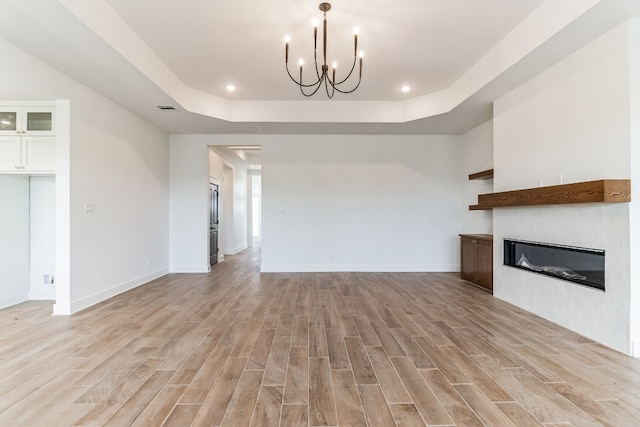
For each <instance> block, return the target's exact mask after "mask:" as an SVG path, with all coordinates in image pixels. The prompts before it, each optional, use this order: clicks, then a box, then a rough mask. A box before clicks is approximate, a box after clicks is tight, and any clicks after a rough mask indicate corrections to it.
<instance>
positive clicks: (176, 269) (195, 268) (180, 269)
mask: <svg viewBox="0 0 640 427" xmlns="http://www.w3.org/2000/svg"><path fill="white" fill-rule="evenodd" d="M170 271H171V273H208V272H210V271H211V266H210V265H172V266H171V267H170Z"/></svg>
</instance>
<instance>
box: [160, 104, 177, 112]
mask: <svg viewBox="0 0 640 427" xmlns="http://www.w3.org/2000/svg"><path fill="white" fill-rule="evenodd" d="M157 107H158V108H159V109H161V110H162V111H176V107H174V106H173V105H158V106H157Z"/></svg>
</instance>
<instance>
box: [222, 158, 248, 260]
mask: <svg viewBox="0 0 640 427" xmlns="http://www.w3.org/2000/svg"><path fill="white" fill-rule="evenodd" d="M247 180H248V176H247V171H246V170H245V169H241V168H238V167H234V168H233V239H231V240H230V241H229V242H228V243H229V246H227V247H226V251H228V252H227V253H230V254H236V253H238V252H240V251H242V250H244V249H246V248H247V246H248V239H249V235H248V234H247V222H248V206H249V197H251V196H250V195H249V193H248V189H249V187H248V183H247Z"/></svg>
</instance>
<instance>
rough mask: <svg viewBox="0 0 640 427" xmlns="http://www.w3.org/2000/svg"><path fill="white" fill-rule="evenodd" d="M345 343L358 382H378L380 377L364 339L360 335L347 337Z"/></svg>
mask: <svg viewBox="0 0 640 427" xmlns="http://www.w3.org/2000/svg"><path fill="white" fill-rule="evenodd" d="M344 343H345V345H346V347H347V353H348V354H349V361H350V362H351V369H352V370H353V374H354V376H355V378H356V383H357V384H378V378H377V377H376V374H375V372H374V370H373V367H372V366H371V362H370V361H369V355H368V354H367V352H366V350H365V349H364V346H363V345H362V340H361V339H360V338H359V337H345V338H344Z"/></svg>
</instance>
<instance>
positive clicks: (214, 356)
mask: <svg viewBox="0 0 640 427" xmlns="http://www.w3.org/2000/svg"><path fill="white" fill-rule="evenodd" d="M231 350H232V348H231V347H216V348H214V349H213V350H212V351H211V353H210V355H209V357H208V358H207V360H205V362H204V363H203V364H202V367H201V368H200V369H199V370H198V371H197V372H195V374H194V375H193V379H192V380H191V381H190V382H189V383H188V387H187V389H186V390H185V392H184V394H183V396H182V398H180V403H202V402H204V399H205V398H206V396H207V394H209V390H211V387H212V386H213V384H214V383H215V382H216V380H217V379H218V375H219V374H220V372H222V369H223V368H224V366H225V364H226V363H227V360H229V355H230V354H231ZM176 375H177V374H176ZM177 383H178V384H180V383H184V382H183V381H180V382H177ZM171 384H176V382H175V381H173V380H172V381H171Z"/></svg>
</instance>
